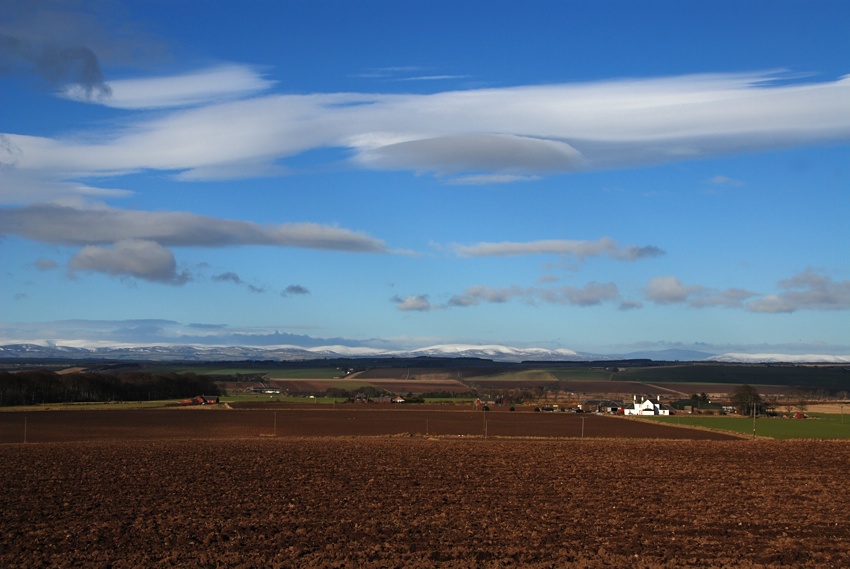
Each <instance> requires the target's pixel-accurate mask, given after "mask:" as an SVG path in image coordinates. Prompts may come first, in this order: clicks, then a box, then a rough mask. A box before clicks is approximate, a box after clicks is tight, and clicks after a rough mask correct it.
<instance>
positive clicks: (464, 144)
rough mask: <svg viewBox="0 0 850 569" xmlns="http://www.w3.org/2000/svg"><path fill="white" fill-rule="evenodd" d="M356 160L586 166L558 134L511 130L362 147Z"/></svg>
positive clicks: (381, 164)
mask: <svg viewBox="0 0 850 569" xmlns="http://www.w3.org/2000/svg"><path fill="white" fill-rule="evenodd" d="M357 162H358V163H360V164H362V165H364V166H367V167H369V168H375V169H385V170H417V171H424V172H436V173H438V174H455V173H458V172H503V173H525V172H541V173H542V172H563V171H567V170H578V169H580V168H581V167H582V164H583V160H582V158H581V155H580V154H579V153H578V152H577V151H576V150H575V149H574V148H573V147H572V146H570V145H569V144H567V143H565V142H560V141H556V140H546V139H541V138H531V137H527V136H517V135H512V134H510V135H509V134H455V135H448V136H437V137H433V138H423V139H417V140H408V141H404V142H396V143H391V144H385V145H382V146H377V147H374V148H367V149H364V150H362V151H361V152H360V153H359V154H358V155H357Z"/></svg>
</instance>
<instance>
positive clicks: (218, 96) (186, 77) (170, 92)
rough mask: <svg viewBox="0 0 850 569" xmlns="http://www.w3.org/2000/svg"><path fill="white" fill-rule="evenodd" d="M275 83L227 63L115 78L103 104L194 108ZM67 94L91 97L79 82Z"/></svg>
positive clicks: (77, 98)
mask: <svg viewBox="0 0 850 569" xmlns="http://www.w3.org/2000/svg"><path fill="white" fill-rule="evenodd" d="M273 85H274V82H273V81H269V80H267V79H264V78H263V77H262V75H261V74H260V73H258V72H257V71H256V70H255V69H253V68H252V67H249V66H245V65H236V64H226V65H219V66H216V67H211V68H209V69H202V70H198V71H193V72H190V73H186V74H183V75H174V76H170V77H154V78H150V79H117V80H111V81H110V82H109V84H108V87H109V90H110V96H109V97H108V98H105V99H103V100H102V101H101V103H102V104H104V105H106V106H108V107H114V108H119V109H160V108H168V107H194V106H198V105H202V104H206V103H212V102H221V101H223V100H227V99H237V98H242V97H246V96H248V95H253V94H255V93H258V92H260V91H265V90H267V89H269V88H271V87H272V86H273ZM63 95H64V96H66V97H68V98H69V99H75V100H78V101H87V100H88V99H89V98H90V96H89V95H88V94H87V92H86V89H85V88H84V87H83V86H80V85H79V84H73V85H70V86H69V87H68V88H66V89H65V90H64V92H63Z"/></svg>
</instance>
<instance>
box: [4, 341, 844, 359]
mask: <svg viewBox="0 0 850 569" xmlns="http://www.w3.org/2000/svg"><path fill="white" fill-rule="evenodd" d="M382 357H386V358H390V357H395V358H416V357H432V358H480V359H483V360H492V361H498V362H521V361H538V362H546V361H573V362H582V361H601V360H626V359H650V360H654V361H707V362H719V363H836V364H842V363H850V356H840V355H820V354H808V355H790V354H747V353H727V354H722V355H712V354H709V353H706V352H697V351H692V350H660V351H645V352H631V353H627V354H606V355H602V354H590V353H584V352H577V351H575V350H570V349H566V348H559V349H546V348H534V347H532V348H515V347H511V346H503V345H499V344H482V345H479V344H437V345H433V346H428V347H424V348H416V349H410V350H388V349H379V348H369V347H362V346H345V345H330V346H318V347H303V346H293V345H280V346H207V345H188V344H157V345H142V346H138V345H120V344H119V345H90V346H84V345H73V346H69V345H62V344H54V343H52V342H50V343H49V342H42V343H27V344H7V345H3V346H0V358H49V359H108V360H142V361H195V362H202V361H243V360H272V361H293V360H313V359H323V358H329V359H331V358H382Z"/></svg>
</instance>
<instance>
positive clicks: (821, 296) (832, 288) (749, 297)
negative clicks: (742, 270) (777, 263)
mask: <svg viewBox="0 0 850 569" xmlns="http://www.w3.org/2000/svg"><path fill="white" fill-rule="evenodd" d="M778 287H779V288H780V289H781V291H780V292H778V293H772V294H762V293H757V292H753V291H749V290H746V289H742V288H728V289H725V290H718V289H714V288H710V287H706V286H702V285H687V284H684V283H682V282H681V281H680V280H679V279H678V278H676V277H674V276H661V277H655V278H653V279H651V280H650V281H649V283H647V285H646V288H645V289H644V292H645V295H646V299H647V300H650V301H652V302H655V303H658V304H688V305H689V306H691V307H693V308H708V307H721V308H741V309H745V310H747V311H749V312H763V313H790V312H796V311H798V310H850V280H844V281H835V280H833V279H832V278H831V277H829V276H827V275H823V274H820V273H818V272H816V271H814V270H812V269H807V270H805V271H803V272H801V273H798V274H796V275H794V276H793V277H791V278H789V279H783V280H781V281H779V283H778Z"/></svg>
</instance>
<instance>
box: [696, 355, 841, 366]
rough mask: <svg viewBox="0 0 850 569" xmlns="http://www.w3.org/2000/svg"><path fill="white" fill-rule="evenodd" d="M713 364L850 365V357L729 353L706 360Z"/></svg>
mask: <svg viewBox="0 0 850 569" xmlns="http://www.w3.org/2000/svg"><path fill="white" fill-rule="evenodd" d="M706 359H707V360H708V361H712V362H722V363H749V364H756V363H758V364H769V363H797V364H804V363H827V364H846V363H850V356H836V355H830V354H801V355H796V354H742V353H728V354H720V355H717V356H711V357H710V358H706Z"/></svg>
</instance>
